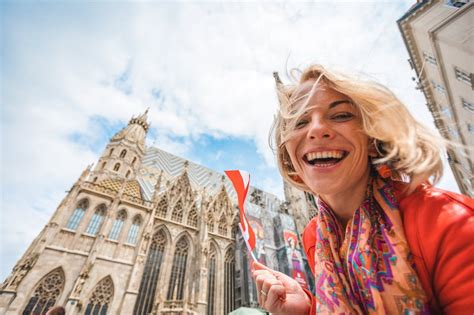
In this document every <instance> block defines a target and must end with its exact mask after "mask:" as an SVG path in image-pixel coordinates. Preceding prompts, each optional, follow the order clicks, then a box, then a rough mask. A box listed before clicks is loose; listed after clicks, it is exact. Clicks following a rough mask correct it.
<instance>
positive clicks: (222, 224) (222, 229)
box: [217, 214, 227, 236]
mask: <svg viewBox="0 0 474 315" xmlns="http://www.w3.org/2000/svg"><path fill="white" fill-rule="evenodd" d="M217 230H218V232H219V234H220V235H224V236H227V222H226V220H225V216H224V214H222V215H221V218H220V220H219V225H218V226H217Z"/></svg>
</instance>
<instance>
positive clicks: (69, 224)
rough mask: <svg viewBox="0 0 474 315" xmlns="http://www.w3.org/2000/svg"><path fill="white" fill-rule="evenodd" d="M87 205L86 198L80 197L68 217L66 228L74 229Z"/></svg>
mask: <svg viewBox="0 0 474 315" xmlns="http://www.w3.org/2000/svg"><path fill="white" fill-rule="evenodd" d="M88 207H89V202H88V201H87V199H82V200H81V201H80V202H79V204H78V205H77V207H76V209H75V210H74V212H73V213H72V215H71V216H70V217H69V221H68V222H67V225H66V228H68V229H70V230H73V231H75V230H76V229H77V227H78V226H79V223H80V222H81V220H82V217H83V216H84V213H86V210H87V208H88Z"/></svg>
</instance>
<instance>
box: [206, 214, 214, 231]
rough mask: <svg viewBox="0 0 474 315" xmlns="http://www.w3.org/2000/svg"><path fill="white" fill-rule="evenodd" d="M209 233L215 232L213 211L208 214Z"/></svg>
mask: <svg viewBox="0 0 474 315" xmlns="http://www.w3.org/2000/svg"><path fill="white" fill-rule="evenodd" d="M207 231H208V232H214V218H213V217H212V212H211V211H209V213H208V214H207Z"/></svg>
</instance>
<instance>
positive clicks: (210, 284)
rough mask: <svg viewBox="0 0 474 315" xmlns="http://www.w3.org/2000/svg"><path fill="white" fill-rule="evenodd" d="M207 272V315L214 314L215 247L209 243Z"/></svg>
mask: <svg viewBox="0 0 474 315" xmlns="http://www.w3.org/2000/svg"><path fill="white" fill-rule="evenodd" d="M208 270H209V272H208V274H207V288H208V291H207V292H208V293H207V315H214V314H216V310H215V308H216V307H215V303H216V247H215V246H214V244H212V243H211V248H210V250H209V266H208Z"/></svg>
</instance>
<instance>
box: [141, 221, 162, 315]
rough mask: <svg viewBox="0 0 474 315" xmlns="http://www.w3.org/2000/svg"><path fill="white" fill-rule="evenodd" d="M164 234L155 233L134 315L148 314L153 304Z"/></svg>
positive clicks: (160, 232)
mask: <svg viewBox="0 0 474 315" xmlns="http://www.w3.org/2000/svg"><path fill="white" fill-rule="evenodd" d="M165 245H166V234H165V233H164V231H163V230H160V231H158V232H156V233H155V235H154V236H153V239H152V241H151V245H150V250H149V252H148V256H147V259H146V263H145V268H144V271H143V277H142V280H141V282H140V289H139V290H138V297H137V301H136V303H135V307H134V309H133V314H134V315H141V314H149V313H150V312H151V309H152V307H153V304H154V300H155V292H156V285H157V284H158V276H159V274H160V269H161V263H162V262H163V255H164V252H165Z"/></svg>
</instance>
